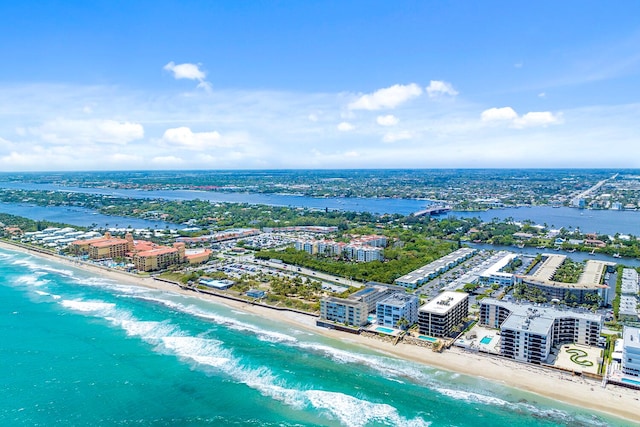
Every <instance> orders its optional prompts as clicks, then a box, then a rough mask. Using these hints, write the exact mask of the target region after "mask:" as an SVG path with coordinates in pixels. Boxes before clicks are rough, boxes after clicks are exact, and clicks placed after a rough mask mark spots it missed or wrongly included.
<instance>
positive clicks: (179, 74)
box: [164, 61, 207, 81]
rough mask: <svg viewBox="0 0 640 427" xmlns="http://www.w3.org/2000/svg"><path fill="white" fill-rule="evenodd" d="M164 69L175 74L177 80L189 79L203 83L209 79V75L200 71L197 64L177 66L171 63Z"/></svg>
mask: <svg viewBox="0 0 640 427" xmlns="http://www.w3.org/2000/svg"><path fill="white" fill-rule="evenodd" d="M164 69H165V70H167V71H169V72H171V73H173V77H174V78H175V79H189V80H199V81H202V80H204V79H205V78H206V77H207V74H206V73H205V72H204V71H202V70H201V69H200V67H199V66H198V65H197V64H189V63H185V64H176V63H175V62H173V61H171V62H169V63H168V64H167V65H165V66H164Z"/></svg>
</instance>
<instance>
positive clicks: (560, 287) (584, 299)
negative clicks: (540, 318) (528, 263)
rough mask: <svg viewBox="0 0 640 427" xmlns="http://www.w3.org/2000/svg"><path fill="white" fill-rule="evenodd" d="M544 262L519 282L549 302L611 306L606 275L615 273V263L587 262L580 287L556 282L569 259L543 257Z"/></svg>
mask: <svg viewBox="0 0 640 427" xmlns="http://www.w3.org/2000/svg"><path fill="white" fill-rule="evenodd" d="M542 257H543V262H542V263H541V264H540V266H538V267H536V268H535V269H534V270H533V272H532V273H531V274H530V275H525V276H519V277H517V278H516V282H518V283H519V284H521V285H524V286H526V287H530V288H534V289H538V290H539V291H541V292H542V294H543V295H544V297H545V298H546V299H547V301H553V300H557V301H564V302H566V303H577V304H593V303H598V304H599V305H601V306H603V305H606V304H607V300H608V295H609V287H608V286H607V285H605V284H603V275H604V274H606V273H607V272H609V271H612V270H613V268H614V267H615V265H616V264H615V263H613V262H607V261H598V260H590V261H587V263H586V265H585V269H584V271H583V272H582V274H581V275H580V277H579V278H578V281H577V283H564V282H558V281H555V280H553V278H554V275H555V274H556V271H557V270H558V268H560V266H561V265H562V264H563V263H564V262H565V260H566V258H567V257H566V256H565V255H556V254H543V255H542Z"/></svg>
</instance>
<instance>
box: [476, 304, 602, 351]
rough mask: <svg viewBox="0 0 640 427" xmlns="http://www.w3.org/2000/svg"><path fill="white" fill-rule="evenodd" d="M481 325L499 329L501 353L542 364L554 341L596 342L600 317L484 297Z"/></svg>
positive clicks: (557, 342)
mask: <svg viewBox="0 0 640 427" xmlns="http://www.w3.org/2000/svg"><path fill="white" fill-rule="evenodd" d="M480 324H481V325H483V326H488V327H491V328H499V329H500V353H501V354H502V355H503V356H506V357H509V358H511V359H515V360H518V361H523V362H530V363H542V362H544V361H545V360H546V359H547V358H548V357H549V354H550V352H551V348H552V347H553V346H554V345H557V344H561V343H577V344H584V345H592V346H595V345H597V344H598V341H599V338H600V331H601V330H602V316H600V315H597V314H593V313H591V312H584V311H580V312H578V311H572V310H559V309H557V308H555V307H552V306H540V305H533V304H528V303H514V302H509V301H502V300H496V299H493V298H485V299H483V300H482V301H481V302H480Z"/></svg>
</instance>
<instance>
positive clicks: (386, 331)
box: [376, 326, 393, 334]
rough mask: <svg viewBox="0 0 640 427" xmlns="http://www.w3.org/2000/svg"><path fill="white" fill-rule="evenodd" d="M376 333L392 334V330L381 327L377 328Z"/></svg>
mask: <svg viewBox="0 0 640 427" xmlns="http://www.w3.org/2000/svg"><path fill="white" fill-rule="evenodd" d="M376 331H378V332H382V333H384V334H392V333H393V329H389V328H383V327H382V326H378V327H377V328H376Z"/></svg>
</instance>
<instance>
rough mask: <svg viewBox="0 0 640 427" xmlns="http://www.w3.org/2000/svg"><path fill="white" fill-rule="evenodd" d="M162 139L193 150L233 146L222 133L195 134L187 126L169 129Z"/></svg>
mask: <svg viewBox="0 0 640 427" xmlns="http://www.w3.org/2000/svg"><path fill="white" fill-rule="evenodd" d="M162 139H163V140H164V141H165V142H168V143H171V144H176V145H178V146H180V147H182V148H188V149H191V150H206V149H211V148H222V147H230V146H232V144H231V143H230V142H229V141H227V140H225V139H223V138H222V136H221V135H220V133H218V132H216V131H213V132H193V131H192V130H191V129H190V128H188V127H186V126H182V127H178V128H171V129H167V130H166V131H165V132H164V135H163V136H162Z"/></svg>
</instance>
